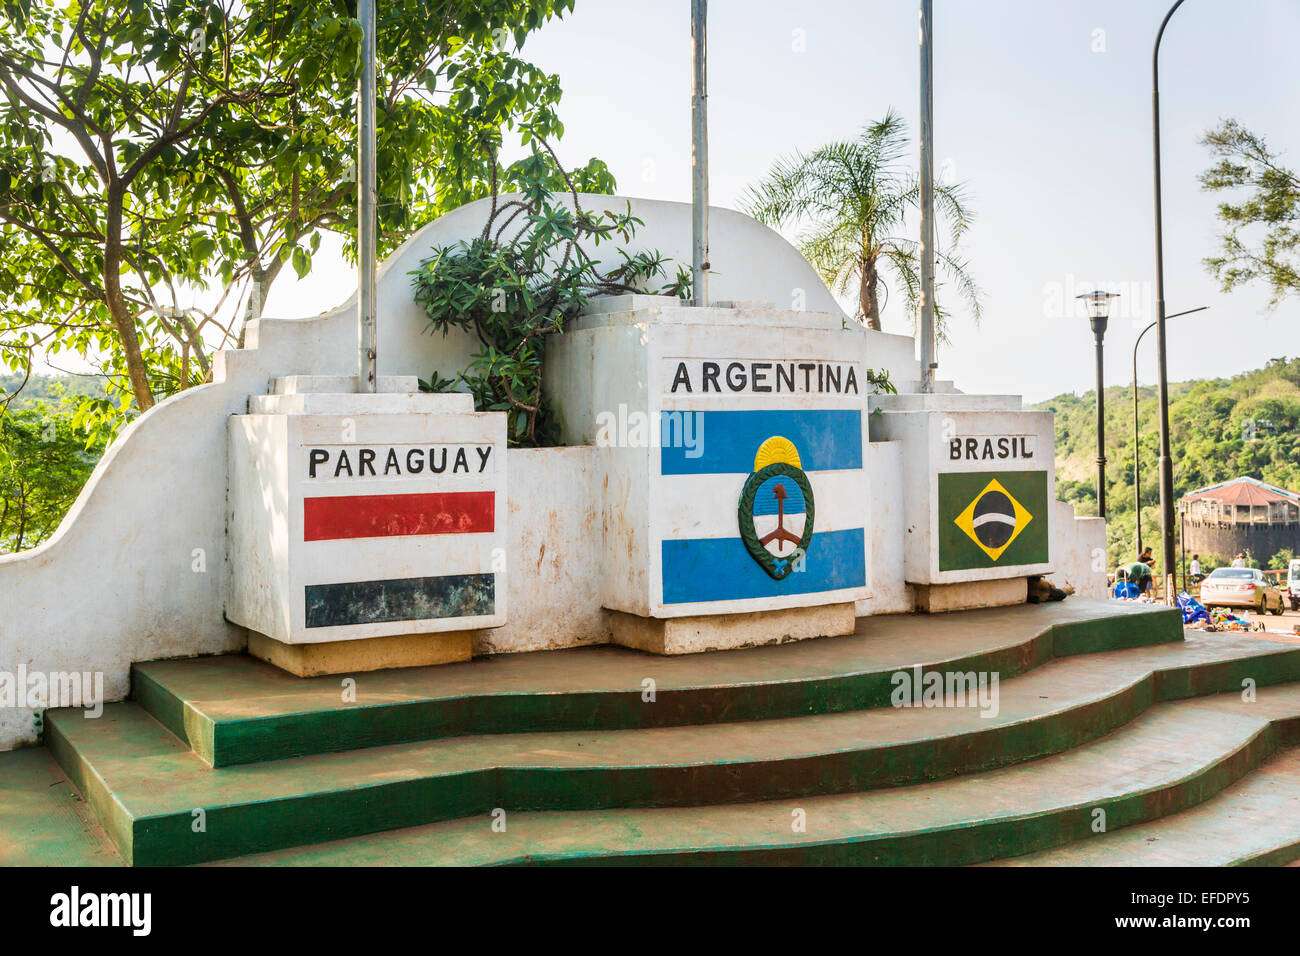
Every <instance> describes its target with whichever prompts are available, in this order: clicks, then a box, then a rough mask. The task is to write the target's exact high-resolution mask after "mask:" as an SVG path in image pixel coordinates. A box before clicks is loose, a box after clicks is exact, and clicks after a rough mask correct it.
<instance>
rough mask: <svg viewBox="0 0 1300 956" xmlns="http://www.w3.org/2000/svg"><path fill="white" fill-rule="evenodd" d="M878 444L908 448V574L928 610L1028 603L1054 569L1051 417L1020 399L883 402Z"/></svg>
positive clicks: (878, 404) (877, 413) (875, 408)
mask: <svg viewBox="0 0 1300 956" xmlns="http://www.w3.org/2000/svg"><path fill="white" fill-rule="evenodd" d="M871 408H872V415H871V416H870V420H871V433H872V437H873V438H874V439H876V440H879V441H899V442H901V444H902V456H903V485H904V487H905V488H906V489H907V492H906V493H905V496H904V522H905V525H906V534H905V540H904V550H903V564H904V574H905V577H906V580H907V582H908V583H909V584H911V585H912V586H913V589H914V592H915V594H916V607H917V610H919V611H952V610H958V609H960V608H970V607H996V606H999V605H1005V604H1015V603H1023V602H1024V600H1025V598H1026V594H1027V579H1028V578H1029V577H1030V576H1031V575H1037V574H1047V573H1050V572H1051V571H1052V570H1053V565H1052V562H1051V554H1050V541H1051V522H1052V512H1053V511H1054V510H1055V509H1054V508H1053V507H1052V503H1053V502H1054V501H1055V498H1056V495H1055V466H1054V445H1053V432H1052V414H1051V413H1050V412H1034V411H1024V410H1023V409H1022V408H1021V406H1020V400H1019V398H1018V397H1016V396H1006V395H960V394H930V395H925V394H904V395H880V396H873V397H872V399H871Z"/></svg>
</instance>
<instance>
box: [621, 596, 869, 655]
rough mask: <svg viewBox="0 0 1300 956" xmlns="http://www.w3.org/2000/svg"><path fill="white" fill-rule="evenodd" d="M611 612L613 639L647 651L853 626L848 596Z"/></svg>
mask: <svg viewBox="0 0 1300 956" xmlns="http://www.w3.org/2000/svg"><path fill="white" fill-rule="evenodd" d="M610 617H611V619H612V622H613V641H614V643H615V644H622V645H623V646H624V647H632V648H635V649H636V650H639V651H649V652H650V653H651V654H695V653H698V652H700V651H727V650H733V649H735V648H738V647H757V646H760V645H763V644H788V643H790V642H791V641H802V640H806V639H808V638H810V637H836V636H839V635H842V634H852V633H853V630H854V628H855V627H856V626H857V620H856V617H855V614H854V604H853V602H852V601H849V602H846V603H844V604H824V605H822V606H820V607H795V608H786V609H784V610H779V611H753V612H751V613H748V614H704V615H700V616H698V617H670V618H657V617H641V616H639V615H636V614H627V613H624V612H623V611H611V612H610Z"/></svg>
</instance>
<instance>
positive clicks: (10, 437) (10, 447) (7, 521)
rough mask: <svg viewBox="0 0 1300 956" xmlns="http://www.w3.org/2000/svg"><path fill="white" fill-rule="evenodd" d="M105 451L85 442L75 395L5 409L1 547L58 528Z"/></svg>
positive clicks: (22, 544) (0, 447) (0, 435)
mask: <svg viewBox="0 0 1300 956" xmlns="http://www.w3.org/2000/svg"><path fill="white" fill-rule="evenodd" d="M103 451H104V448H103V444H102V443H101V442H94V443H92V444H90V445H89V446H88V445H87V444H86V436H85V432H84V431H83V429H82V428H81V427H79V426H78V425H77V423H76V407H75V405H74V403H73V402H72V401H71V400H70V399H67V398H64V399H63V400H61V401H60V402H57V403H50V402H45V401H41V402H38V403H36V404H35V405H34V406H33V407H29V408H24V409H21V410H18V411H14V412H8V413H0V552H3V551H21V550H23V549H24V548H31V547H35V546H36V545H38V544H40V543H41V542H42V541H44V540H45V539H46V538H48V537H49V536H50V535H51V534H53V533H54V531H55V529H56V528H58V526H59V522H61V521H62V520H63V516H64V515H65V514H67V512H68V509H69V508H71V507H72V504H73V502H74V501H76V499H77V495H78V494H80V493H81V487H82V485H84V484H85V483H86V479H87V478H89V477H90V473H91V471H92V470H94V467H95V462H96V461H97V460H98V458H99V456H100V455H101V454H102V453H103Z"/></svg>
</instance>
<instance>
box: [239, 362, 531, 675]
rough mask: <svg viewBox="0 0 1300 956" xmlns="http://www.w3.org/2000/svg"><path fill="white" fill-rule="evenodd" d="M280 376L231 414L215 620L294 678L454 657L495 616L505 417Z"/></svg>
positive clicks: (399, 388)
mask: <svg viewBox="0 0 1300 956" xmlns="http://www.w3.org/2000/svg"><path fill="white" fill-rule="evenodd" d="M378 384H379V387H380V389H381V391H380V392H378V393H371V394H358V393H357V392H356V391H355V380H352V379H334V378H322V377H316V378H313V377H302V376H298V377H290V378H284V379H277V380H275V381H274V382H273V383H272V394H269V395H254V396H250V398H249V401H248V405H249V409H248V411H249V413H248V414H247V415H234V416H232V417H231V418H230V457H229V481H230V491H229V495H228V499H227V507H228V509H229V518H228V528H229V531H228V535H229V548H228V550H227V555H228V558H227V565H228V572H229V586H228V589H227V592H226V595H227V596H226V617H227V619H228V620H230V621H232V622H234V623H235V624H239V625H242V626H244V627H246V628H248V629H249V650H250V652H251V653H253V654H255V655H256V656H259V657H263V658H265V659H267V660H269V661H271V662H272V663H274V664H276V665H278V666H280V667H283V668H285V669H286V670H290V671H292V672H294V673H296V674H300V675H307V674H318V673H334V672H337V671H340V670H370V669H375V668H378V667H388V666H397V665H401V664H408V665H409V664H416V663H420V664H431V663H444V662H448V661H454V660H467V659H468V658H469V657H470V656H471V653H472V641H471V632H472V631H473V630H475V629H478V628H489V627H499V626H500V625H502V624H504V623H505V620H506V587H505V580H504V574H505V540H506V455H505V449H506V435H505V429H506V425H505V416H504V415H502V414H500V413H476V412H475V411H474V406H473V400H472V399H471V397H470V396H469V395H462V394H420V393H419V390H418V389H419V386H418V382H417V381H416V380H415V379H414V378H413V377H412V378H403V379H387V380H384V379H381V380H380V381H379V383H378Z"/></svg>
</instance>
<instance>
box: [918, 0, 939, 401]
mask: <svg viewBox="0 0 1300 956" xmlns="http://www.w3.org/2000/svg"><path fill="white" fill-rule="evenodd" d="M933 13H934V5H933V0H921V9H920V20H921V24H920V26H921V36H920V45H921V323H920V324H921V391H922V392H933V391H934V370H935V367H936V365H935V361H934V84H933V73H934V60H933V40H934V34H933V29H932V24H931V17H932V15H933Z"/></svg>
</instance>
